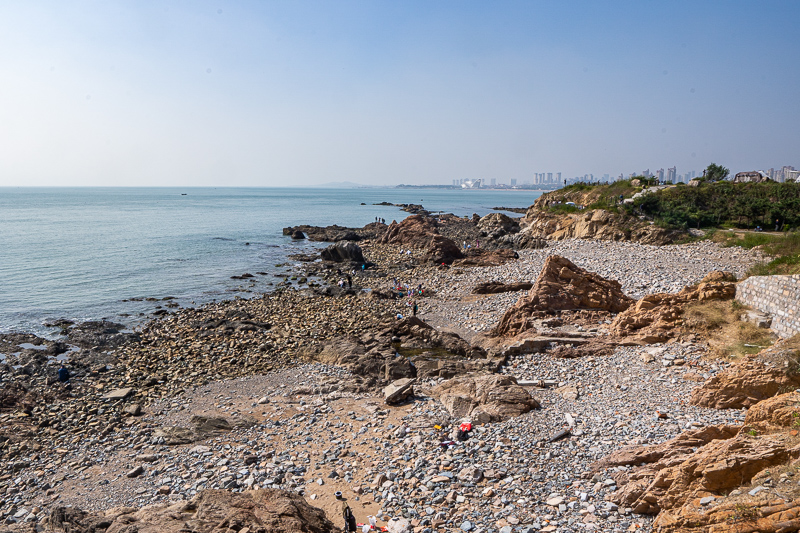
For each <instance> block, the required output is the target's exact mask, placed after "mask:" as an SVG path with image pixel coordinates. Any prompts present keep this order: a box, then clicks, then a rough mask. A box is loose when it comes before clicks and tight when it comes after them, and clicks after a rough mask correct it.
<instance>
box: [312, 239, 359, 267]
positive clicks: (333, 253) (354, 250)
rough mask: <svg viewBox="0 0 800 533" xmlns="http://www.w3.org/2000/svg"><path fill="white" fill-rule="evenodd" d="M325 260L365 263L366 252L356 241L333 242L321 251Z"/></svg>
mask: <svg viewBox="0 0 800 533" xmlns="http://www.w3.org/2000/svg"><path fill="white" fill-rule="evenodd" d="M320 255H321V256H322V259H323V260H324V261H333V262H335V263H344V262H350V263H359V264H361V263H364V254H363V252H362V251H361V247H360V246H359V245H357V244H356V243H354V242H337V243H336V244H331V245H330V246H328V247H327V248H325V249H324V250H322V252H321V253H320Z"/></svg>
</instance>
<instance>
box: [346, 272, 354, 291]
mask: <svg viewBox="0 0 800 533" xmlns="http://www.w3.org/2000/svg"><path fill="white" fill-rule="evenodd" d="M347 288H348V289H352V288H353V276H351V275H350V274H348V275H347Z"/></svg>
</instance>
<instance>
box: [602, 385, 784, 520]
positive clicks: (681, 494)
mask: <svg viewBox="0 0 800 533" xmlns="http://www.w3.org/2000/svg"><path fill="white" fill-rule="evenodd" d="M799 419H800V394H799V393H797V392H792V393H788V394H783V395H780V396H776V397H773V398H770V399H768V400H764V401H762V402H760V403H758V404H756V405H755V406H753V407H752V408H751V409H750V410H749V411H748V413H747V417H746V418H745V424H744V426H709V427H706V428H702V429H698V430H692V431H687V432H685V433H683V434H681V435H679V436H678V437H676V438H674V439H672V440H670V441H667V442H665V443H662V444H659V445H656V446H638V447H637V446H631V447H627V448H623V449H621V450H619V451H617V452H615V453H613V454H611V455H609V456H607V457H605V458H604V459H602V460H601V461H598V462H597V463H595V464H594V465H592V468H593V470H595V471H601V470H606V469H609V468H614V467H620V466H625V467H628V469H627V470H626V471H625V472H624V473H623V472H620V471H617V472H615V473H614V474H613V475H614V479H615V480H616V482H617V484H618V485H619V486H620V489H619V490H618V491H617V492H615V493H614V494H613V495H612V496H611V500H612V501H613V502H614V503H616V504H618V505H620V506H622V505H624V506H626V507H630V508H631V509H632V510H633V511H634V512H636V513H644V514H658V517H657V518H656V521H655V524H654V525H655V526H656V528H658V530H659V531H664V532H669V531H676V532H677V531H681V532H685V531H697V532H698V533H699V532H719V533H722V532H723V531H732V530H733V529H731V526H732V525H733V524H739V526H740V527H737V529H735V531H748V532H755V531H770V532H777V531H796V530H798V529H800V521H798V522H792V520H796V519H798V518H800V507H799V506H798V505H797V502H796V501H794V502H792V501H791V500H786V499H783V500H780V499H778V500H776V499H774V496H773V494H778V495H780V494H782V493H786V494H791V493H792V490H791V489H789V491H788V492H786V491H783V490H781V491H775V492H774V493H773V491H763V494H765V495H766V494H769V496H768V497H767V498H764V497H763V495H762V494H761V492H760V491H762V490H763V489H764V487H760V488H756V489H754V490H752V491H751V490H750V489H746V490H734V489H740V488H741V487H743V486H746V485H747V484H748V483H751V482H752V483H753V484H757V482H763V483H765V484H767V485H770V484H772V483H773V481H772V477H773V476H772V474H771V472H774V471H773V470H772V469H773V468H782V467H783V465H787V464H791V463H792V462H796V461H797V459H798V458H800V445H798V442H797V437H796V434H797V431H796V430H794V429H793V428H795V427H796V426H797V425H798V420H799ZM756 494H758V496H756ZM739 495H741V496H739ZM709 504H711V505H709ZM792 523H794V526H793V527H790V526H791V525H792Z"/></svg>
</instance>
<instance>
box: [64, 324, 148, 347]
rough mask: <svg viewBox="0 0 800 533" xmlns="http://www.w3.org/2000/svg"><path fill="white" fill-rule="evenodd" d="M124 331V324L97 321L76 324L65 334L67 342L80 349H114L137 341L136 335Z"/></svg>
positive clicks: (137, 336)
mask: <svg viewBox="0 0 800 533" xmlns="http://www.w3.org/2000/svg"><path fill="white" fill-rule="evenodd" d="M125 329H126V326H125V325H124V324H117V323H115V322H109V321H107V320H99V321H91V322H82V323H80V324H76V325H74V326H72V327H70V328H69V329H68V330H67V331H66V332H67V340H68V342H69V343H70V344H75V345H77V346H80V347H81V348H95V347H97V348H115V347H118V346H122V345H123V344H127V343H131V342H136V341H138V340H139V335H138V334H137V333H133V332H125V331H124V330H125Z"/></svg>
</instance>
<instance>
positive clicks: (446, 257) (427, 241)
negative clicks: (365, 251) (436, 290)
mask: <svg viewBox="0 0 800 533" xmlns="http://www.w3.org/2000/svg"><path fill="white" fill-rule="evenodd" d="M437 227H438V224H437V222H436V220H435V219H433V218H432V217H427V216H423V215H411V216H410V217H407V218H406V219H404V220H403V221H402V222H400V223H399V224H398V223H397V222H396V221H392V223H391V224H389V228H388V229H387V230H386V233H385V234H384V235H383V236H382V237H381V238H380V239H379V240H378V242H379V243H381V244H395V245H400V246H404V247H412V248H418V249H421V250H423V251H424V256H425V260H426V261H427V262H430V263H433V264H442V263H444V264H450V263H452V262H453V261H454V260H456V259H460V258H461V257H462V255H461V250H460V249H459V247H458V246H457V245H456V244H455V243H454V242H453V241H452V240H450V239H448V238H447V237H444V236H443V235H441V234H439V231H438V229H437Z"/></svg>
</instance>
